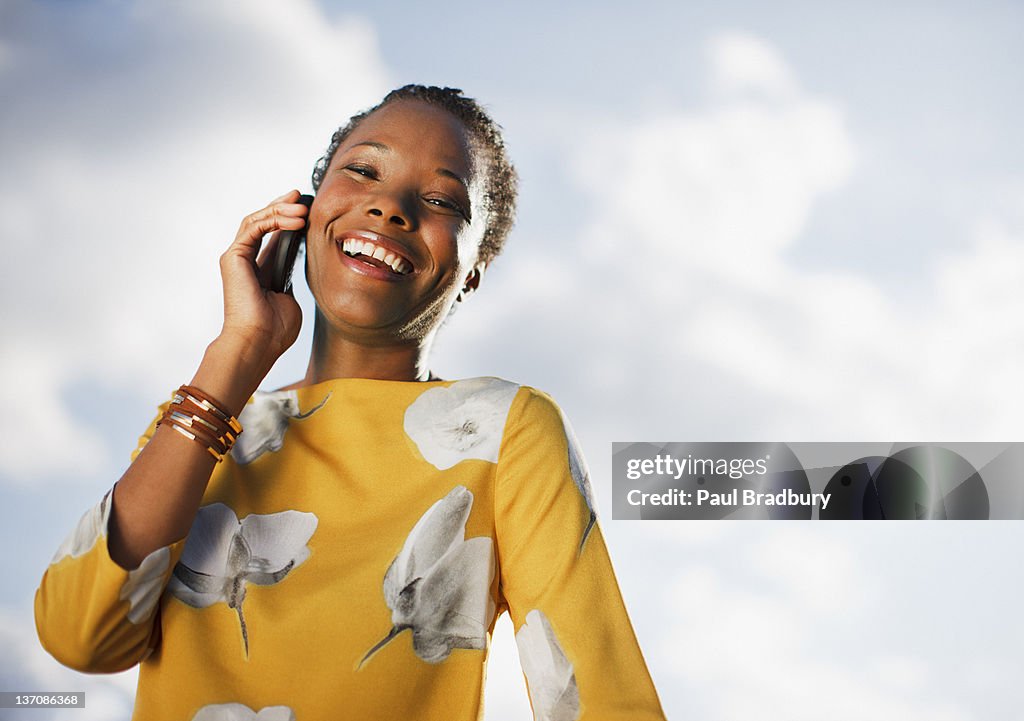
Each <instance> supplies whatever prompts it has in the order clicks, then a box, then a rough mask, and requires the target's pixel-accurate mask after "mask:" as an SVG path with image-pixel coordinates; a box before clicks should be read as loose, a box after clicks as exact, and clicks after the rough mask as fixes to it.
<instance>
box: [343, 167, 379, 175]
mask: <svg viewBox="0 0 1024 721" xmlns="http://www.w3.org/2000/svg"><path fill="white" fill-rule="evenodd" d="M345 170H351V171H352V172H353V173H357V174H358V175H362V176H363V177H366V178H376V177H377V171H376V170H374V169H373V168H371V167H370V166H368V165H346V166H345Z"/></svg>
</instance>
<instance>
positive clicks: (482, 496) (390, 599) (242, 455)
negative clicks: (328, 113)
mask: <svg viewBox="0 0 1024 721" xmlns="http://www.w3.org/2000/svg"><path fill="white" fill-rule="evenodd" d="M313 185H314V188H315V189H316V191H317V193H316V197H315V199H314V200H313V202H312V205H311V207H310V208H309V210H308V213H307V207H306V205H304V204H302V203H299V202H298V201H299V193H298V191H291V192H288V193H286V194H284V195H282V196H281V197H279V198H277V199H275V200H274V201H272V202H271V203H270V204H269V205H267V206H266V207H265V208H263V209H262V210H259V211H257V212H255V213H253V214H251V215H249V216H248V217H247V218H245V219H244V220H243V222H242V224H241V227H240V228H239V231H238V235H237V237H236V238H235V241H234V242H233V243H232V244H231V246H230V247H229V248H228V250H227V251H226V252H225V253H224V255H223V256H222V258H221V271H222V275H223V280H224V282H223V285H224V326H223V329H222V331H221V333H220V335H219V336H218V337H217V338H216V339H215V340H214V341H213V342H212V343H211V344H210V345H209V347H208V348H207V351H206V354H205V356H204V358H203V361H202V363H201V365H200V367H199V369H198V371H197V372H196V374H195V377H194V378H193V380H192V382H191V383H190V384H189V385H187V386H182V387H181V388H179V389H178V390H177V391H176V392H175V393H174V394H173V396H172V398H171V400H170V401H168V402H167V403H165V404H163V406H161V408H160V411H159V414H158V415H157V417H156V419H154V421H153V423H152V424H151V425H150V427H149V428H148V429H147V430H146V432H145V433H144V434H143V436H142V438H141V439H140V443H139V448H138V450H137V451H136V452H135V454H134V455H133V458H132V464H131V465H130V466H129V468H128V470H127V471H126V472H125V474H124V475H123V476H122V478H121V479H120V480H119V481H118V482H117V483H116V484H115V486H114V488H113V489H112V490H111V491H110V492H108V493H107V494H106V495H105V496H104V497H103V500H102V501H100V503H99V504H97V506H96V507H95V508H93V509H92V510H91V511H89V512H88V513H86V514H85V516H84V517H83V518H82V521H81V522H80V523H79V525H78V527H77V528H76V529H75V530H74V531H73V532H72V534H71V535H70V536H69V538H68V540H67V541H66V542H65V543H64V544H63V545H62V546H61V548H60V549H59V550H58V552H57V555H56V556H55V557H54V559H53V561H52V562H51V564H50V566H49V567H48V568H47V570H46V573H45V574H44V576H43V580H42V583H41V584H40V588H39V590H38V592H37V594H36V623H37V628H38V631H39V636H40V639H41V641H42V643H43V645H44V646H45V647H46V648H47V650H49V651H50V652H51V653H52V654H53V655H54V656H55V657H56V658H57V659H58V660H60V661H61V662H63V663H65V664H67V665H68V666H71V667H73V668H76V669H79V670H82V671H92V672H96V671H100V672H102V671H118V670H121V669H125V668H129V667H131V666H133V665H135V664H137V663H141V671H140V675H139V689H138V695H137V699H136V707H135V713H134V716H133V718H136V719H147V720H150V719H153V720H157V721H159V720H163V719H167V720H170V719H174V720H176V721H199V720H205V721H213V720H216V719H245V718H249V719H255V718H260V719H298V720H299V721H302V720H313V719H324V718H337V717H339V716H344V717H345V718H380V719H477V718H479V716H480V714H481V712H482V694H483V680H484V669H485V666H486V662H487V655H488V649H489V640H490V636H491V633H492V632H493V629H494V624H495V620H496V618H497V616H498V615H500V614H501V613H503V612H505V611H508V612H509V614H510V615H511V617H512V621H513V624H514V626H515V628H516V629H517V631H516V641H517V644H518V646H519V652H520V659H521V661H522V666H523V672H524V674H525V676H526V680H527V685H528V689H529V694H530V700H531V703H532V706H533V710H534V716H535V718H536V719H538V721H540V720H551V721H554V720H558V721H567V720H572V719H593V720H598V719H607V720H612V719H621V720H623V721H624V720H626V719H631V720H633V719H635V720H638V721H654V720H655V719H663V718H664V716H663V714H662V711H661V708H660V705H659V702H658V698H657V694H656V693H655V690H654V687H653V685H652V683H651V680H650V677H649V675H648V672H647V669H646V666H645V664H644V660H643V657H642V655H641V653H640V650H639V648H638V646H637V643H636V639H635V637H634V634H633V630H632V628H631V626H630V622H629V618H628V616H627V614H626V611H625V608H624V606H623V603H622V599H621V597H620V594H619V591H618V587H617V585H616V582H615V577H614V573H613V571H612V567H611V563H610V561H609V558H608V553H607V551H606V548H605V543H604V538H603V535H602V533H601V528H600V525H599V524H597V523H596V518H595V515H594V502H593V495H592V491H591V488H590V482H589V478H588V476H587V471H586V466H585V464H584V463H583V460H582V456H581V455H580V453H579V449H578V448H577V447H576V444H575V437H574V435H573V433H572V431H571V429H570V427H569V425H568V423H567V422H566V420H565V419H564V417H563V416H562V414H561V412H560V410H559V409H558V407H557V406H556V405H555V404H554V403H553V401H551V399H550V398H549V397H548V396H546V395H544V394H543V393H541V392H540V391H537V390H534V389H532V388H529V387H527V386H520V385H517V384H515V383H511V382H509V381H505V380H501V379H498V378H473V379H466V380H457V381H446V380H441V379H439V378H437V377H436V376H435V375H433V374H432V373H431V372H430V370H429V366H428V355H429V350H430V345H431V341H432V339H433V337H434V335H435V334H436V333H437V330H438V327H439V326H440V324H441V323H442V321H443V320H444V319H445V317H447V315H448V314H449V313H450V312H451V310H452V308H453V306H454V305H455V304H456V303H459V302H462V301H463V300H464V299H465V298H466V297H467V296H468V295H469V294H470V293H471V292H472V291H474V290H475V289H476V288H477V286H478V284H479V282H480V278H481V276H482V274H483V272H484V270H485V269H486V267H487V264H488V263H489V262H490V261H491V260H492V259H493V258H494V256H495V255H496V254H497V253H498V252H500V250H501V247H502V244H503V242H504V240H505V237H506V236H507V234H508V231H509V229H510V227H511V223H512V214H513V208H514V204H515V173H514V171H513V169H512V166H511V164H510V163H509V162H508V160H507V158H506V156H505V150H504V145H503V142H502V139H501V134H500V132H499V130H498V127H497V126H496V125H495V124H494V122H493V121H492V120H491V119H490V118H489V117H488V116H487V115H486V113H484V111H483V110H482V109H481V108H480V106H479V105H478V104H477V103H476V102H475V101H473V100H472V99H469V98H466V97H465V96H463V95H462V94H461V91H457V90H451V89H447V88H432V87H423V86H406V87H404V88H400V89H399V90H396V91H394V92H392V93H391V94H389V95H388V96H387V97H386V98H385V99H384V101H383V102H382V103H381V104H379V105H378V106H376V107H375V108H373V109H371V110H369V111H367V112H365V113H361V114H360V115H357V116H355V117H354V118H352V119H351V120H350V121H349V123H348V124H347V125H345V126H344V127H342V128H341V129H339V130H338V132H337V133H335V135H334V137H333V138H332V141H331V144H330V146H329V148H328V151H327V153H326V154H325V155H324V157H323V158H321V160H320V161H319V162H318V163H317V165H316V169H315V170H314V174H313ZM307 214H308V222H307V218H306V216H307ZM303 226H308V230H307V232H306V245H307V253H306V258H307V265H306V275H307V279H308V281H309V286H310V289H311V290H312V293H313V297H314V299H315V301H316V317H315V319H314V334H313V347H312V351H311V353H310V359H309V364H308V366H307V370H306V375H305V377H303V378H302V379H300V380H298V381H296V382H295V383H293V384H291V385H290V386H288V387H286V388H282V389H279V390H276V391H270V392H264V391H259V390H257V388H258V386H259V384H260V383H261V382H262V381H263V379H264V377H265V376H266V374H267V372H268V370H269V369H270V367H271V366H272V365H273V363H274V362H275V361H276V360H277V358H278V356H280V355H281V353H283V352H284V350H285V349H286V348H288V347H289V346H290V345H291V344H292V343H294V342H295V339H296V337H297V334H298V330H299V325H300V323H301V314H300V311H299V308H298V305H297V304H296V303H295V300H294V299H293V298H292V297H291V295H290V294H288V293H279V292H275V291H273V290H268V289H267V287H265V285H266V283H267V278H268V277H270V273H269V270H270V269H269V267H268V266H269V265H270V264H269V262H268V260H267V259H268V258H272V257H273V256H274V253H275V251H276V245H277V244H278V243H280V242H282V241H281V236H280V233H279V232H278V231H295V230H299V229H300V228H302V227H303ZM267 233H272V235H271V237H270V240H269V241H268V242H267V244H266V245H267V247H266V248H264V251H263V253H262V254H259V248H260V246H261V244H262V243H263V237H264V235H265V234H267ZM258 254H259V256H260V257H259V258H257V255H258ZM236 416H237V417H236ZM222 461H223V462H222ZM299 670H301V674H302V676H301V683H299V684H296V683H295V674H296V672H297V671H299Z"/></svg>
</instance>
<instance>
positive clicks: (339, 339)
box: [295, 316, 431, 386]
mask: <svg viewBox="0 0 1024 721" xmlns="http://www.w3.org/2000/svg"><path fill="white" fill-rule="evenodd" d="M430 341H431V338H425V339H420V340H409V341H404V342H398V341H396V342H395V343H393V344H383V345H371V344H366V343H360V342H359V341H357V340H353V339H351V338H346V337H344V336H342V335H341V334H339V333H337V332H335V331H333V330H332V329H331V328H330V326H329V325H328V324H327V323H326V322H325V321H324V320H323V319H322V318H320V317H319V316H318V317H317V319H316V323H315V325H314V327H313V347H312V350H311V352H310V354H309V365H308V366H307V367H306V376H305V378H303V379H302V381H300V382H299V383H297V384H295V385H296V386H299V385H313V384H314V383H320V382H321V381H325V380H330V379H332V378H373V379H377V380H396V381H425V380H428V379H429V378H430V377H431V375H430V371H429V369H428V368H427V356H428V355H429V349H430Z"/></svg>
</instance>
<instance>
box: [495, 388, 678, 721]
mask: <svg viewBox="0 0 1024 721" xmlns="http://www.w3.org/2000/svg"><path fill="white" fill-rule="evenodd" d="M495 484H496V488H495V526H496V528H495V531H496V536H497V541H498V562H499V568H500V591H501V595H502V601H503V603H504V604H506V605H507V606H508V609H509V613H510V615H511V617H512V622H513V624H514V627H515V637H516V644H517V646H518V648H519V657H520V663H521V665H522V668H523V674H524V675H525V676H526V681H527V685H528V688H529V693H530V702H531V705H532V707H533V713H534V718H535V719H536V720H537V721H573V720H575V719H581V720H582V721H627V720H628V721H655V720H663V719H664V718H665V716H664V712H663V711H662V709H661V705H660V703H659V701H658V696H657V693H656V691H655V689H654V684H653V683H652V681H651V678H650V674H649V672H648V670H647V666H646V664H645V663H644V659H643V656H642V654H641V652H640V648H639V646H638V644H637V641H636V636H635V634H634V632H633V628H632V625H631V624H630V621H629V617H628V615H627V613H626V609H625V606H624V604H623V602H622V596H621V593H620V592H619V588H618V584H617V582H616V580H615V573H614V571H613V569H612V564H611V560H610V558H609V556H608V551H607V548H606V546H605V542H604V538H603V535H602V533H601V527H600V524H599V523H597V521H596V515H595V510H596V509H595V505H594V500H593V494H592V492H591V489H590V482H589V478H588V477H587V472H586V465H585V463H584V461H583V459H582V456H581V455H580V453H579V449H578V447H577V445H576V442H575V438H574V436H573V434H572V431H571V429H570V428H569V425H568V424H567V423H566V422H565V420H564V418H563V416H562V414H561V412H560V410H559V408H558V407H557V406H556V405H555V403H554V402H553V401H552V400H551V399H550V398H549V397H547V396H546V395H544V394H543V393H541V392H539V391H536V390H533V389H530V388H523V389H522V390H521V391H520V393H519V395H518V397H517V398H516V400H515V402H514V403H513V406H512V408H511V411H510V413H509V418H508V422H507V425H506V428H505V436H504V439H503V441H502V446H501V453H500V457H499V461H498V469H497V476H496V480H495Z"/></svg>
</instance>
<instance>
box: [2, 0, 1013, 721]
mask: <svg viewBox="0 0 1024 721" xmlns="http://www.w3.org/2000/svg"><path fill="white" fill-rule="evenodd" d="M1022 27H1024V6H1022V5H1020V4H1019V3H1015V2H986V1H981V2H972V3H967V2H929V3H924V2H905V3H900V4H899V5H898V7H894V6H893V5H892V4H890V3H882V2H877V1H868V2H863V3H839V2H787V3H771V4H766V3H754V2H750V1H749V0H747V1H744V2H741V1H739V0H735V1H732V2H715V3H710V2H690V3H668V2H665V3H659V2H646V1H643V0H638V1H637V2H633V3H629V4H628V5H626V4H611V3H600V2H598V3H593V2H591V3H583V2H572V1H570V2H565V3H558V4H554V3H539V2H527V3H519V4H514V5H513V4H505V5H502V6H501V7H498V6H496V5H494V6H492V5H491V4H481V3H468V2H452V3H447V4H446V5H445V6H444V7H443V8H442V7H438V6H436V5H433V4H415V5H413V4H410V5H409V6H406V5H405V4H402V3H397V2H387V1H384V2H378V3H373V4H372V7H370V6H367V5H366V4H359V5H350V4H345V3H338V2H326V1H325V2H316V1H315V0H295V1H294V2H291V3H288V4H284V3H271V2H250V3H245V4H242V3H227V2H220V1H212V2H181V3H169V2H155V1H154V2H143V1H141V0H138V1H128V0H125V1H119V2H114V1H107V2H89V3H86V2H28V1H26V0H0V97H3V98H4V102H3V106H2V108H3V109H2V110H0V157H2V158H3V162H2V164H0V217H2V218H4V220H5V224H6V232H5V233H4V241H3V243H4V250H5V253H6V255H7V263H6V264H5V268H4V280H5V282H4V283H3V285H2V286H0V312H2V314H3V316H2V318H3V320H2V322H3V329H4V343H3V347H2V348H3V350H2V353H0V377H4V378H5V379H6V380H7V382H6V383H5V384H4V387H3V391H2V394H3V395H2V397H3V400H4V403H5V405H6V406H7V407H8V408H9V409H17V412H16V413H15V412H13V411H9V412H7V413H4V414H2V416H0V424H2V425H0V432H2V435H3V437H4V438H5V442H4V444H3V446H2V448H0V498H2V501H3V502H2V504H0V528H2V529H3V530H2V534H3V536H2V543H0V568H2V570H3V578H4V580H3V582H2V583H0V647H2V648H4V649H5V650H6V651H7V652H6V653H4V654H0V690H16V689H23V690H27V689H40V690H44V689H49V690H86V691H87V694H88V699H89V702H88V706H87V708H86V709H85V710H79V711H66V712H63V713H60V712H58V713H54V714H51V715H49V716H47V715H46V713H44V712H34V713H33V715H32V718H33V719H65V718H67V719H74V720H76V721H86V720H90V721H91V720H93V719H95V720H102V719H118V718H126V717H127V715H128V710H129V709H130V707H131V698H132V694H133V689H134V683H135V682H134V676H133V673H134V672H128V673H127V674H122V675H118V676H114V677H84V676H80V675H78V674H75V673H74V672H71V671H67V670H65V669H63V668H61V667H60V666H59V665H58V664H57V663H56V662H55V661H53V660H52V659H50V658H49V657H48V656H47V655H46V654H45V652H43V651H42V650H41V649H40V648H39V647H38V643H37V641H36V639H35V634H34V630H33V623H32V616H31V603H32V596H33V593H34V590H35V587H36V585H37V584H38V581H39V578H40V576H41V575H42V572H43V570H44V569H45V566H46V564H47V563H48V561H49V559H50V557H51V556H52V554H53V552H54V550H55V549H56V548H57V546H58V545H59V544H60V541H61V540H62V538H63V537H64V536H65V535H66V534H67V533H68V532H69V531H70V530H71V528H72V527H73V526H74V524H75V522H76V520H77V518H78V517H79V516H80V515H81V514H82V513H83V512H84V511H85V510H86V509H87V508H89V507H90V506H91V505H93V504H94V503H95V502H96V501H97V500H98V499H99V498H100V497H101V496H102V495H103V493H104V492H105V491H106V489H107V488H109V486H110V485H111V484H112V483H113V482H114V481H115V480H116V479H117V478H118V477H119V476H120V474H121V472H122V471H123V469H124V467H125V465H126V463H127V459H128V454H129V453H130V451H131V450H132V449H133V448H134V447H135V442H136V438H137V437H138V435H139V434H140V433H141V432H142V431H143V430H144V428H145V427H146V425H147V424H148V422H149V421H150V419H151V417H152V416H153V414H154V412H155V407H156V406H157V405H158V404H159V403H160V402H161V401H162V400H163V399H164V398H165V397H166V395H167V393H168V392H169V390H170V389H171V388H173V387H176V386H177V385H179V384H180V383H181V382H183V379H185V380H187V378H189V377H191V373H192V371H193V370H194V369H195V367H196V365H197V364H198V361H199V359H200V358H201V356H202V352H203V350H204V348H205V346H206V344H207V343H209V341H210V340H212V339H213V337H214V336H215V335H216V333H217V331H218V329H219V323H220V321H219V313H220V291H219V276H218V271H217V258H218V256H219V255H220V253H221V252H222V251H223V249H224V248H225V247H226V246H227V244H228V243H229V242H230V241H231V239H232V238H233V237H234V231H235V229H236V228H237V225H238V223H239V221H240V219H241V218H242V217H243V216H244V215H246V214H247V213H249V212H251V211H252V210H255V209H256V208H259V207H262V206H263V205H264V204H266V202H267V201H268V200H269V199H270V198H273V197H275V196H277V195H280V194H281V193H283V192H285V191H286V190H288V189H290V188H292V187H299V188H300V189H302V190H308V189H309V173H310V171H311V169H312V166H313V163H314V161H315V160H316V158H317V157H318V156H319V155H320V153H321V152H322V151H323V149H324V147H325V146H326V145H327V142H328V140H329V138H330V134H331V132H332V131H333V130H334V128H335V127H337V126H338V125H340V124H342V123H343V122H344V120H345V119H346V118H347V117H348V116H349V115H350V114H352V113H353V112H356V111H358V110H361V109H363V108H364V107H367V106H369V105H372V104H373V103H375V102H376V101H377V100H379V99H380V97H382V96H383V94H384V93H385V92H386V91H387V90H388V89H390V88H392V87H397V86H399V85H402V84H405V83H407V82H421V83H427V84H439V85H450V86H456V87H461V88H463V89H464V90H465V91H466V92H467V94H469V95H471V96H473V97H477V98H479V99H481V100H482V101H483V102H484V103H485V104H486V105H487V107H488V108H489V109H490V110H491V112H492V114H493V115H494V117H495V118H496V119H497V120H498V121H499V122H500V123H501V124H502V125H503V127H504V128H505V133H506V140H507V143H508V146H509V150H510V154H511V156H512V158H513V160H514V162H515V163H516V165H517V168H518V170H519V173H520V176H521V179H522V187H521V196H520V205H519V217H518V222H517V226H516V229H515V230H514V231H513V235H512V237H511V238H510V240H509V243H508V247H507V250H506V252H505V254H504V255H503V256H502V257H500V258H499V259H498V260H497V261H496V262H495V263H494V265H493V267H492V268H490V269H489V270H488V271H487V273H486V275H485V277H484V279H483V282H482V283H481V287H480V290H479V292H477V293H476V294H474V297H473V298H472V299H471V301H470V302H468V303H466V304H465V307H462V308H460V309H459V312H458V313H456V315H455V316H454V317H453V318H452V319H451V320H450V322H449V323H448V326H447V327H446V328H445V329H444V330H443V331H442V334H441V336H440V337H439V340H438V344H437V348H436V352H435V360H434V363H433V368H434V370H435V372H437V373H438V374H439V375H441V376H442V377H446V378H457V377H471V376H478V375H497V376H501V377H505V378H509V379H511V380H515V381H517V382H521V383H524V384H528V385H532V386H535V387H538V388H541V389H543V390H545V391H547V392H549V393H550V394H552V396H553V397H554V398H555V399H556V400H557V401H558V402H559V404H560V405H561V406H562V407H563V409H564V410H565V411H566V414H567V415H568V417H569V418H570V419H571V421H572V423H573V425H574V427H575V429H576V432H577V435H578V436H579V439H580V441H581V443H582V446H583V449H584V452H585V453H586V455H587V458H588V461H589V464H590V467H591V472H592V478H593V481H594V485H595V491H596V494H597V499H598V506H599V508H598V510H599V513H600V514H601V518H602V525H603V528H604V532H605V535H606V537H607V540H608V544H609V547H610V552H611V554H612V558H613V561H614V562H615V565H616V569H617V571H618V574H619V583H620V586H621V588H622V592H623V596H624V598H625V600H626V604H627V607H628V608H629V610H630V613H631V617H632V620H633V624H634V626H635V628H636V632H637V636H638V639H639V641H640V645H641V647H642V648H643V650H644V653H645V656H646V658H647V662H648V666H649V668H650V671H651V674H652V677H653V679H654V681H655V684H656V686H657V687H658V689H659V693H660V695H661V698H662V702H663V705H664V707H665V710H666V712H667V714H668V716H669V718H680V719H682V718H703V719H708V720H710V721H732V720H733V719H740V718H742V719H749V718H752V717H758V718H767V719H793V720H794V721H803V720H804V719H808V720H809V719H820V718H828V719H836V720H838V721H845V720H846V719H850V720H852V719H862V718H865V717H868V718H873V719H881V720H883V721H884V720H888V719H893V720H895V719H900V720H901V721H903V720H907V719H909V720H910V721H916V720H917V719H922V720H923V719H929V720H935V719H938V720H939V721H971V720H975V719H977V720H980V719H985V720H986V721H988V720H990V719H995V720H999V719H1009V718H1016V717H1017V716H1018V715H1019V710H1018V708H1017V706H1019V702H1017V701H1016V696H1015V694H1014V692H1013V691H1012V690H1011V689H1013V688H1014V687H1015V685H1016V684H1017V683H1018V679H1019V678H1020V677H1021V674H1022V672H1024V663H1022V661H1021V660H1020V654H1019V649H1020V648H1021V647H1022V645H1024V630H1022V628H1021V624H1020V623H1019V621H1018V620H1017V619H1018V614H1019V611H1018V607H1019V603H1018V601H1017V599H1018V598H1019V597H1020V595H1021V592H1022V591H1024V571H1022V570H1020V568H1019V564H1012V563H1008V562H1007V558H1008V557H1009V558H1012V557H1013V548H1014V547H1015V546H1017V545H1019V544H1020V543H1021V541H1022V540H1024V531H1022V529H1021V527H1020V524H1019V523H1016V522H987V523H986V522H982V523H971V522H948V523H931V524H928V523H896V522H891V523H867V522H865V523H836V524H824V523H818V522H774V523H768V522H753V521H751V522H701V523H686V522H682V521H659V522H655V521H647V522H643V521H616V520H614V519H612V517H611V481H610V475H609V473H610V459H611V443H612V442H613V441H651V442H667V441H731V440H735V441H740V440H764V441H854V440H855V441H892V442H907V441H937V442H953V441H1019V440H1021V429H1022V423H1021V420H1020V412H1019V409H1020V407H1021V405H1022V401H1024V384H1022V383H1021V381H1020V369H1021V368H1022V367H1024V170H1022V168H1024V162H1022V161H1024V144H1021V143H1020V142H1019V132H1018V129H1019V128H1020V127H1024V92H1022V91H1024V87H1022V85H1024V76H1022V75H1021V74H1020V73H1019V71H1018V70H1017V69H1018V68H1020V67H1022V66H1024V44H1021V43H1020V41H1019V40H1020V37H1021V30H1022ZM182 283H187V287H188V292H187V293H181V292H172V291H171V288H172V286H174V287H178V288H180V287H181V284H182ZM297 294H298V296H299V298H300V301H301V302H302V304H303V308H304V314H305V317H306V318H307V319H308V318H310V317H311V316H312V307H313V306H312V301H311V299H310V298H309V295H308V291H307V290H306V289H305V288H304V287H299V288H298V290H297ZM310 325H311V324H309V323H307V324H306V325H305V326H304V328H303V333H302V335H301V336H300V338H299V341H298V342H297V343H296V345H295V347H293V349H292V350H290V351H289V352H288V353H287V354H286V355H285V356H283V357H282V359H281V360H280V361H279V363H278V365H277V366H276V367H275V368H274V370H273V371H272V372H271V374H270V376H268V378H267V380H266V382H265V384H264V386H265V387H266V388H275V387H279V386H280V385H283V384H285V383H288V382H291V381H293V380H295V379H296V378H297V377H299V376H300V375H302V373H303V371H304V369H305V361H306V358H307V357H308V350H309V341H310V328H309V326H310ZM1008 549H1009V553H1008ZM511 634H512V631H511V624H510V623H509V622H508V621H507V619H503V620H502V621H501V622H500V623H499V629H498V631H497V633H496V634H495V639H494V645H493V655H492V660H491V667H490V669H491V670H490V673H489V678H488V686H487V709H486V715H485V718H486V719H487V720H488V721H512V720H513V719H521V718H529V706H528V702H527V698H526V691H525V686H524V683H523V681H522V676H521V674H520V672H519V670H518V661H517V658H516V652H515V648H514V643H513V641H512V635H511ZM21 717H22V716H19V715H16V714H15V712H11V711H4V710H0V718H4V719H6V718H12V719H13V718H21ZM25 717H27V715H26V716H25Z"/></svg>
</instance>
